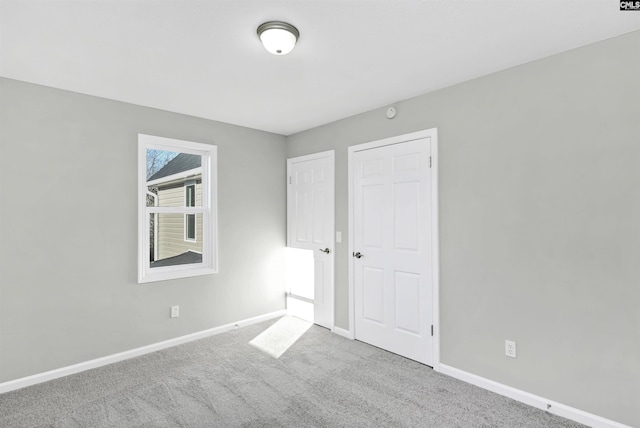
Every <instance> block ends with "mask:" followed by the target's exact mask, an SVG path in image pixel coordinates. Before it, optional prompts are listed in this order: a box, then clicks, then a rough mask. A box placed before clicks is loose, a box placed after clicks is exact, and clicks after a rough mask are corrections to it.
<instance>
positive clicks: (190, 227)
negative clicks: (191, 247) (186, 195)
mask: <svg viewBox="0 0 640 428" xmlns="http://www.w3.org/2000/svg"><path fill="white" fill-rule="evenodd" d="M185 217H186V219H185V226H184V227H185V232H184V236H185V238H184V239H186V240H188V241H195V239H196V215H195V214H186V215H185Z"/></svg>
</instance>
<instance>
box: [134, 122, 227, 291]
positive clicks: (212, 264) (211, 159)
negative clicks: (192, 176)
mask: <svg viewBox="0 0 640 428" xmlns="http://www.w3.org/2000/svg"><path fill="white" fill-rule="evenodd" d="M147 149H158V150H167V151H173V152H180V153H191V154H195V155H200V156H202V195H201V198H202V206H198V207H147V206H146V205H147V204H146V194H147V181H146V159H147ZM217 165H218V160H217V147H216V146H214V145H210V144H202V143H194V142H191V141H182V140H175V139H172V138H165V137H157V136H153V135H145V134H138V283H147V282H154V281H163V280H167V279H175V278H185V277H190V276H199V275H208V274H212V273H216V272H217V271H218V244H217V239H218V221H217V219H218V215H217V213H218V210H217V194H218V191H217V189H218V183H217ZM206 183H209V186H206ZM187 211H188V213H189V214H191V213H193V214H197V213H201V214H202V263H192V264H185V265H176V266H163V267H156V268H153V269H151V267H150V261H149V220H148V219H149V215H150V214H152V213H180V214H187Z"/></svg>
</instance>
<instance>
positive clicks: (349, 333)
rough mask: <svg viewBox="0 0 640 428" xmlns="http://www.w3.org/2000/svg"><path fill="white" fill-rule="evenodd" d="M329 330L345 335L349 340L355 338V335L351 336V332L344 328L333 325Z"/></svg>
mask: <svg viewBox="0 0 640 428" xmlns="http://www.w3.org/2000/svg"><path fill="white" fill-rule="evenodd" d="M331 331H332V332H334V333H335V334H337V335H338V336H342V337H346V338H347V339H351V340H353V339H355V337H354V336H353V333H351V332H350V331H349V330H345V329H344V328H340V327H336V326H333V329H331Z"/></svg>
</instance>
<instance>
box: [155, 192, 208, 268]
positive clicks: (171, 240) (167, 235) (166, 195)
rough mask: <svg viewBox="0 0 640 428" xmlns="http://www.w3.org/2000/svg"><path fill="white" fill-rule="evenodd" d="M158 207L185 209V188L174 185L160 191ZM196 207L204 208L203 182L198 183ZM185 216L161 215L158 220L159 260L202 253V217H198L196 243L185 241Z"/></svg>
mask: <svg viewBox="0 0 640 428" xmlns="http://www.w3.org/2000/svg"><path fill="white" fill-rule="evenodd" d="M158 206H161V207H184V206H185V186H184V184H179V185H174V186H171V187H167V188H164V189H162V188H161V189H159V190H158ZM196 206H202V182H201V181H198V182H196ZM184 228H185V215H184V214H160V215H159V218H158V260H161V259H165V258H167V257H173V256H177V255H179V254H182V253H185V252H187V251H195V252H198V253H201V252H202V215H201V214H198V215H196V242H192V241H186V240H185V229H184Z"/></svg>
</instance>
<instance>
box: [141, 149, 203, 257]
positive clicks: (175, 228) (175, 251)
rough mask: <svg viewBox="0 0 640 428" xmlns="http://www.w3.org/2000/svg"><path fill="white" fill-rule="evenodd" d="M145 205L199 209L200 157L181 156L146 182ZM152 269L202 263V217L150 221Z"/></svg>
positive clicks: (160, 217) (179, 216)
mask: <svg viewBox="0 0 640 428" xmlns="http://www.w3.org/2000/svg"><path fill="white" fill-rule="evenodd" d="M147 203H148V204H149V205H152V206H157V207H197V206H202V166H201V156H199V155H192V154H189V153H180V154H178V155H177V156H175V157H174V158H173V159H171V160H170V161H169V162H168V163H167V164H166V165H164V166H163V167H162V168H161V169H160V170H158V171H157V172H156V173H154V174H153V175H151V176H150V177H149V178H148V179H147ZM150 243H151V245H150V249H151V251H150V253H151V254H150V258H151V267H160V266H171V265H180V264H187V263H200V262H202V214H195V213H194V214H188V213H159V214H152V218H151V219H150Z"/></svg>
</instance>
